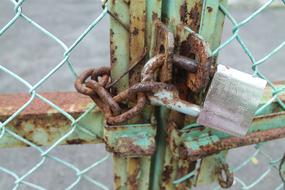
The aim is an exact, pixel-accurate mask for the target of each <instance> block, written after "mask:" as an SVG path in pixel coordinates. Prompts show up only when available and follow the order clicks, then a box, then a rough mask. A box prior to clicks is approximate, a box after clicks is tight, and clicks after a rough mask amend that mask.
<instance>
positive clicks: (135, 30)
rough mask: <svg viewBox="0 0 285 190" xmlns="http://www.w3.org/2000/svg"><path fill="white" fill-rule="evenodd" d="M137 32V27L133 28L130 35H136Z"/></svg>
mask: <svg viewBox="0 0 285 190" xmlns="http://www.w3.org/2000/svg"><path fill="white" fill-rule="evenodd" d="M138 34H139V29H138V28H136V27H135V28H134V29H133V30H132V35H135V36H136V35H138Z"/></svg>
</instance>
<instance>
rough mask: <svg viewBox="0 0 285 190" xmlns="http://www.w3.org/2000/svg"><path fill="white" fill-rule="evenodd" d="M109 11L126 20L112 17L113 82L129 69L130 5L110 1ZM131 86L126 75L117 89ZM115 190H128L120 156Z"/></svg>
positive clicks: (116, 169) (125, 168)
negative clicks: (122, 23)
mask: <svg viewBox="0 0 285 190" xmlns="http://www.w3.org/2000/svg"><path fill="white" fill-rule="evenodd" d="M108 6H109V11H110V12H111V13H113V14H114V15H116V17H117V18H120V20H124V23H125V24H124V26H128V27H127V29H126V27H124V26H123V25H121V24H120V23H119V22H117V21H116V19H114V18H113V17H110V52H111V77H112V81H115V80H116V79H118V78H120V77H121V76H122V75H123V74H124V73H125V72H126V71H127V70H128V67H129V25H130V16H129V5H128V4H126V3H125V2H124V1H123V0H119V1H109V5H108ZM128 86H129V75H128V74H126V75H125V76H124V77H123V78H122V79H121V80H119V81H118V82H117V83H116V85H115V88H116V90H117V91H118V92H120V91H123V90H125V89H126V88H128ZM113 162H114V177H115V185H114V186H115V189H116V190H126V189H127V188H126V184H127V181H128V176H127V174H128V172H127V159H126V158H123V157H121V156H119V155H116V154H114V155H113Z"/></svg>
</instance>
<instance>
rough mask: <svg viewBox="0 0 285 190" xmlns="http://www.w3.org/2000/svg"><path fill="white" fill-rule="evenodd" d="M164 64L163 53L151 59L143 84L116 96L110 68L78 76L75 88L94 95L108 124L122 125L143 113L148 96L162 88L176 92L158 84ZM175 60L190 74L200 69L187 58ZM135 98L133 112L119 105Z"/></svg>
mask: <svg viewBox="0 0 285 190" xmlns="http://www.w3.org/2000/svg"><path fill="white" fill-rule="evenodd" d="M142 57H144V56H142ZM139 61H141V59H140V60H139ZM164 61H165V55H164V54H159V55H156V56H154V57H153V58H151V59H150V60H149V61H148V62H147V63H146V64H145V67H144V68H143V70H142V73H141V82H140V83H137V84H135V85H133V86H131V87H130V88H128V89H126V90H125V91H122V92H120V93H118V94H117V95H113V94H112V86H113V84H114V82H112V81H111V76H110V74H111V72H110V68H108V67H100V68H98V69H87V70H86V71H84V72H83V73H82V74H80V75H79V76H78V78H77V80H76V81H75V88H76V90H77V91H78V92H79V93H81V94H84V95H88V96H90V98H91V99H92V100H93V101H94V102H95V103H96V104H97V106H98V107H99V108H100V109H101V110H102V112H103V113H104V116H105V119H106V121H107V123H108V124H118V123H122V122H125V121H127V120H129V119H131V118H133V117H135V116H136V115H138V114H139V113H141V111H142V110H143V109H144V107H145V104H146V103H147V96H146V95H149V94H153V93H155V92H157V91H158V90H161V89H166V90H169V89H176V88H175V87H174V86H173V85H171V84H166V83H162V82H156V81H155V73H156V72H157V71H158V70H160V69H161V67H162V65H163V63H164ZM172 61H173V64H175V65H177V66H178V67H180V68H183V69H185V70H187V71H189V72H195V71H196V70H197V69H196V65H197V64H196V62H195V61H193V60H191V59H189V58H187V57H184V56H180V55H174V56H173V60H172ZM116 81H118V80H116ZM132 98H134V99H136V104H135V106H133V107H132V108H130V109H129V110H126V109H122V108H121V107H120V105H119V104H122V103H123V102H124V101H126V100H129V99H132ZM125 107H126V106H125Z"/></svg>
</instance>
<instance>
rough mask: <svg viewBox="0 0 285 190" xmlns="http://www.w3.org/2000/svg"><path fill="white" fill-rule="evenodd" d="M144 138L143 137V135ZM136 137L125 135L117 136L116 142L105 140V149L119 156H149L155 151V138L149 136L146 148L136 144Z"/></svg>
mask: <svg viewBox="0 0 285 190" xmlns="http://www.w3.org/2000/svg"><path fill="white" fill-rule="evenodd" d="M143 138H144V137H143ZM136 140H137V139H133V138H129V137H125V138H123V137H122V138H119V139H118V141H117V142H116V144H113V145H110V144H108V139H106V140H105V142H106V146H107V150H108V151H110V152H113V153H116V155H120V156H139V157H141V156H150V155H152V154H153V153H154V151H155V139H154V138H152V137H151V138H149V139H148V141H150V145H149V146H148V147H146V148H144V147H142V146H140V145H138V144H136Z"/></svg>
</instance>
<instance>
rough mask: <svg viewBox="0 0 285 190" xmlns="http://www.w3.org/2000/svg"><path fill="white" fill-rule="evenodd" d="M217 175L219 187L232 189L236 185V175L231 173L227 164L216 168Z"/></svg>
mask: <svg viewBox="0 0 285 190" xmlns="http://www.w3.org/2000/svg"><path fill="white" fill-rule="evenodd" d="M216 175H217V177H218V182H219V185H220V186H221V187H222V188H224V189H227V188H230V187H231V186H232V185H233V183H234V174H233V173H232V172H231V171H230V168H229V165H228V164H227V163H221V164H220V165H218V166H216Z"/></svg>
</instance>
